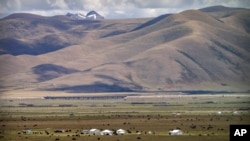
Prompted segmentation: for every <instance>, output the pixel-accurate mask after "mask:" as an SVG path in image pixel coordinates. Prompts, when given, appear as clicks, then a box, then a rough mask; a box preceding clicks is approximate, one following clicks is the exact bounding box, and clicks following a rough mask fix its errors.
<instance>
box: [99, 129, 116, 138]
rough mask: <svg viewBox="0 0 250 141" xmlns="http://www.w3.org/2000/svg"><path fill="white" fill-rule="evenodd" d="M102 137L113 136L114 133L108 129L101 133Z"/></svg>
mask: <svg viewBox="0 0 250 141" xmlns="http://www.w3.org/2000/svg"><path fill="white" fill-rule="evenodd" d="M101 135H110V136H112V135H113V131H110V130H108V129H106V130H103V131H102V132H101Z"/></svg>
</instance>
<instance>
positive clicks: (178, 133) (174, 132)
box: [169, 129, 183, 135]
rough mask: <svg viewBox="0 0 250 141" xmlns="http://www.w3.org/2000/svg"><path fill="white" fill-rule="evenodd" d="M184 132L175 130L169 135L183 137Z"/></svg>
mask: <svg viewBox="0 0 250 141" xmlns="http://www.w3.org/2000/svg"><path fill="white" fill-rule="evenodd" d="M182 134H183V132H182V131H181V130H179V129H174V130H170V131H169V135H182Z"/></svg>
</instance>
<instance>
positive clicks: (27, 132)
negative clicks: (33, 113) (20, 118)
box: [23, 129, 32, 134]
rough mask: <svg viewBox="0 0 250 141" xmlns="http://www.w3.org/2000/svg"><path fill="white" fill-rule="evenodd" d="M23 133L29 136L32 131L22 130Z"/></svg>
mask: <svg viewBox="0 0 250 141" xmlns="http://www.w3.org/2000/svg"><path fill="white" fill-rule="evenodd" d="M23 133H24V134H31V133H32V130H31V129H25V130H23Z"/></svg>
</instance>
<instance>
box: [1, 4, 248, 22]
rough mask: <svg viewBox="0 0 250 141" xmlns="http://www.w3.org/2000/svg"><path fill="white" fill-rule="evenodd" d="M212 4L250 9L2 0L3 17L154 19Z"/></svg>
mask: <svg viewBox="0 0 250 141" xmlns="http://www.w3.org/2000/svg"><path fill="white" fill-rule="evenodd" d="M213 5H223V6H229V7H244V8H250V0H1V1H0V17H2V16H6V15H8V14H11V13H16V12H29V13H41V15H45V16H51V15H53V14H65V13H67V12H69V11H83V12H86V11H90V10H96V11H97V12H99V13H100V14H102V15H104V16H105V17H106V18H121V17H122V18H133V17H147V16H150V17H152V16H158V15H161V14H165V13H176V12H180V11H183V10H186V9H198V8H203V7H208V6H213ZM81 13H82V12H81Z"/></svg>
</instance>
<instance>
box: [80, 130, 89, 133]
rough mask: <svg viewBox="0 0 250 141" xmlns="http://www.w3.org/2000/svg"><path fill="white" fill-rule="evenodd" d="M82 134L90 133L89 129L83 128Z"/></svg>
mask: <svg viewBox="0 0 250 141" xmlns="http://www.w3.org/2000/svg"><path fill="white" fill-rule="evenodd" d="M81 134H89V130H82V131H81Z"/></svg>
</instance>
